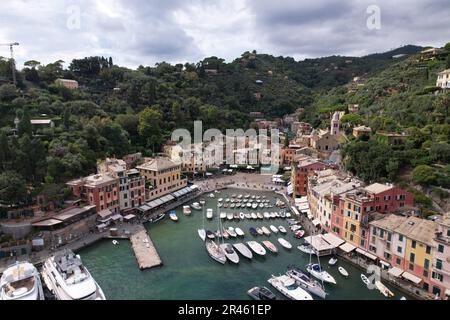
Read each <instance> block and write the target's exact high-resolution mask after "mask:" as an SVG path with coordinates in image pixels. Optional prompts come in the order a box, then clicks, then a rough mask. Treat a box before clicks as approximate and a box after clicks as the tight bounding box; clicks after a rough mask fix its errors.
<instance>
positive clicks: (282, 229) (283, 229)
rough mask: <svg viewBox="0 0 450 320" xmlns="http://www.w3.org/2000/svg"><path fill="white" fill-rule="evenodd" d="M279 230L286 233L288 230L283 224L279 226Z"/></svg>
mask: <svg viewBox="0 0 450 320" xmlns="http://www.w3.org/2000/svg"><path fill="white" fill-rule="evenodd" d="M278 230H280V232H281V233H286V232H287V231H286V228H285V227H283V226H279V227H278Z"/></svg>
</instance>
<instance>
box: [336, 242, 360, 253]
mask: <svg viewBox="0 0 450 320" xmlns="http://www.w3.org/2000/svg"><path fill="white" fill-rule="evenodd" d="M339 248H340V249H341V250H342V251H344V252H346V253H349V252H352V251H353V250H355V249H356V247H355V246H354V245H352V244H351V243H348V242H346V243H344V244H343V245H341V246H340V247H339Z"/></svg>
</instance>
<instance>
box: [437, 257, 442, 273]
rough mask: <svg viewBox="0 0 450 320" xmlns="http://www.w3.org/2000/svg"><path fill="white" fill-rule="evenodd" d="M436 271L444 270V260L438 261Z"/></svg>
mask: <svg viewBox="0 0 450 320" xmlns="http://www.w3.org/2000/svg"><path fill="white" fill-rule="evenodd" d="M436 269H438V270H442V260H439V259H436Z"/></svg>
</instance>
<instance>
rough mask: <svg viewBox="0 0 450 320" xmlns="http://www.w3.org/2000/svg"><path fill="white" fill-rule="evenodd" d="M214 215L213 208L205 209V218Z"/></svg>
mask: <svg viewBox="0 0 450 320" xmlns="http://www.w3.org/2000/svg"><path fill="white" fill-rule="evenodd" d="M213 217H214V212H213V209H206V218H207V219H212V218H213Z"/></svg>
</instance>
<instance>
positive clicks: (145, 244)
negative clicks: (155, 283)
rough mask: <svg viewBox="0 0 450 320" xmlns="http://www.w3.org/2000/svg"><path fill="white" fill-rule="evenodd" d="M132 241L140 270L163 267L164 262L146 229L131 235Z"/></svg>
mask: <svg viewBox="0 0 450 320" xmlns="http://www.w3.org/2000/svg"><path fill="white" fill-rule="evenodd" d="M130 241H131V247H132V248H133V251H134V255H135V256H136V260H137V262H138V265H139V269H141V270H146V269H151V268H154V267H158V266H161V265H162V260H161V258H160V257H159V255H158V252H157V251H156V248H155V246H154V245H153V242H152V240H151V239H150V236H149V235H148V233H147V230H145V228H144V227H142V230H140V231H137V232H135V233H134V234H133V235H131V237H130Z"/></svg>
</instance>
